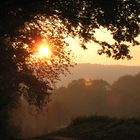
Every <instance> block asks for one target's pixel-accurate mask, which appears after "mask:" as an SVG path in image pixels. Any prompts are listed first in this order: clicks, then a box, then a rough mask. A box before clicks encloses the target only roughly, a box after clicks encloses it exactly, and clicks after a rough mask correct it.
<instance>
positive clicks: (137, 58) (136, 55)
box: [68, 29, 140, 66]
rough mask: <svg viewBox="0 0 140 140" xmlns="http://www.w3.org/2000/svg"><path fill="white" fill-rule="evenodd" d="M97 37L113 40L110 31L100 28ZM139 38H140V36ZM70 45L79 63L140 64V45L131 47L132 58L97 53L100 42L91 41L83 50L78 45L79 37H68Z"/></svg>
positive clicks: (103, 39)
mask: <svg viewBox="0 0 140 140" xmlns="http://www.w3.org/2000/svg"><path fill="white" fill-rule="evenodd" d="M96 37H97V38H98V39H100V40H102V41H109V42H110V43H111V42H113V39H112V37H111V35H110V33H109V32H107V30H105V29H100V30H98V31H97V32H96ZM137 40H140V36H139V37H138V39H137ZM68 42H69V43H70V46H71V48H72V50H73V52H74V53H75V56H76V58H75V61H76V62H77V63H93V64H104V65H131V66H139V65H140V46H136V47H131V53H130V54H131V55H132V56H133V58H132V59H131V60H113V59H111V58H107V57H106V56H105V55H101V56H100V55H97V50H98V49H99V48H100V46H99V45H98V44H95V43H89V44H88V50H83V49H82V48H80V46H79V45H78V39H77V40H74V39H72V38H69V39H68Z"/></svg>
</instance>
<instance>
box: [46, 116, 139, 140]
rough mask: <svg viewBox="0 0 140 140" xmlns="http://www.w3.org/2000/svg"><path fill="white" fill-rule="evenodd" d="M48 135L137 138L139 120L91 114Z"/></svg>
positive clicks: (115, 139) (117, 139)
mask: <svg viewBox="0 0 140 140" xmlns="http://www.w3.org/2000/svg"><path fill="white" fill-rule="evenodd" d="M49 136H64V137H73V138H78V139H82V140H139V139H140V120H139V119H131V118H129V119H119V118H108V117H103V116H91V117H85V118H78V119H75V120H74V121H73V122H72V123H71V124H70V125H69V126H68V127H67V128H64V129H61V130H59V131H56V132H53V133H51V134H49Z"/></svg>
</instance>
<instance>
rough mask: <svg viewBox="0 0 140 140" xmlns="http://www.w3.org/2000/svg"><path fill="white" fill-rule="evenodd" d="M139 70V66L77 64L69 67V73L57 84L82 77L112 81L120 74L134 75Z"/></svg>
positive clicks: (67, 82)
mask: <svg viewBox="0 0 140 140" xmlns="http://www.w3.org/2000/svg"><path fill="white" fill-rule="evenodd" d="M139 72H140V66H121V65H100V64H89V63H86V64H77V65H76V66H75V67H74V68H72V69H71V74H69V75H67V76H66V77H61V81H60V82H58V83H57V86H58V87H60V86H67V85H68V84H69V83H70V82H71V81H73V80H78V79H81V78H84V79H104V80H106V81H107V82H109V83H113V82H114V81H116V80H117V79H118V78H119V77H120V76H123V75H135V74H137V73H139Z"/></svg>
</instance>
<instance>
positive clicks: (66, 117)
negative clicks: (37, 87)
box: [10, 65, 140, 137]
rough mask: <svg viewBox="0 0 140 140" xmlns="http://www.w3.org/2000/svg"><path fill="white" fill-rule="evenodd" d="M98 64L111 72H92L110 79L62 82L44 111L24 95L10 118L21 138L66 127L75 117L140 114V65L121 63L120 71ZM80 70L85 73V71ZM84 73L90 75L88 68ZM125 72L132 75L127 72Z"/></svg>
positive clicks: (135, 115) (137, 115)
mask: <svg viewBox="0 0 140 140" xmlns="http://www.w3.org/2000/svg"><path fill="white" fill-rule="evenodd" d="M94 66H95V65H94ZM97 67H98V68H99V67H104V68H105V69H108V71H104V69H101V68H100V69H98V71H97V75H96V74H95V71H94V69H93V70H91V71H93V73H94V76H95V77H98V75H99V73H102V74H104V77H105V76H106V78H107V77H108V80H107V79H106V78H105V80H104V77H103V78H101V77H100V78H99V77H98V78H96V79H94V78H93V76H91V77H90V78H81V79H77V80H74V79H73V80H72V82H70V83H69V84H68V85H67V86H62V85H61V87H59V88H57V89H55V90H54V91H53V93H52V95H51V96H50V102H49V103H48V105H47V106H44V108H42V110H41V111H39V110H37V109H36V108H35V107H34V106H31V105H29V104H28V103H27V102H26V100H24V98H21V104H20V106H18V107H17V108H16V109H14V110H12V113H11V120H10V121H11V124H12V125H13V126H14V127H15V128H17V131H18V132H19V136H18V137H35V136H41V135H46V134H47V133H49V132H51V131H55V130H58V129H60V128H63V127H66V126H67V125H69V124H70V123H71V121H72V120H73V119H75V118H77V117H81V116H91V115H93V116H94V115H97V116H111V117H119V118H120V117H123V118H125V117H126V118H128V117H139V116H140V107H139V101H140V86H139V83H140V73H137V72H138V71H139V67H126V66H124V67H123V66H120V69H119V66H117V67H118V71H121V72H118V73H117V72H116V71H113V70H112V69H113V66H101V65H97ZM110 68H111V69H110ZM114 68H115V69H116V67H114ZM123 68H124V69H123ZM126 69H127V71H126ZM111 70H112V71H111ZM116 70H117V69H116ZM79 71H80V72H81V73H83V71H82V70H80V69H79ZM80 72H79V74H80ZM84 72H85V73H87V74H89V72H88V71H84ZM125 72H126V73H129V74H127V75H126V74H125ZM130 73H131V74H130ZM136 73H137V74H136ZM120 74H122V75H123V76H118V78H116V80H114V82H113V81H112V82H108V81H109V79H110V76H111V78H112V79H115V77H117V75H120ZM113 76H114V77H113ZM83 77H84V76H83ZM75 78H76V77H75Z"/></svg>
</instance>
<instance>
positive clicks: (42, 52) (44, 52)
mask: <svg viewBox="0 0 140 140" xmlns="http://www.w3.org/2000/svg"><path fill="white" fill-rule="evenodd" d="M50 55H51V51H50V49H49V46H48V45H47V44H41V45H40V46H39V47H38V56H39V57H40V58H48V57H50Z"/></svg>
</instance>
